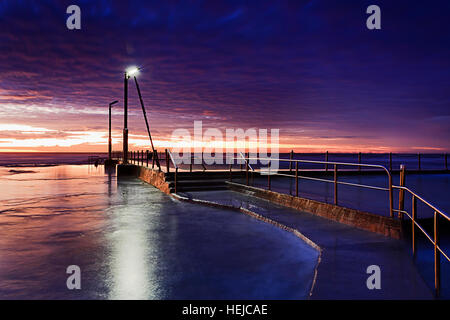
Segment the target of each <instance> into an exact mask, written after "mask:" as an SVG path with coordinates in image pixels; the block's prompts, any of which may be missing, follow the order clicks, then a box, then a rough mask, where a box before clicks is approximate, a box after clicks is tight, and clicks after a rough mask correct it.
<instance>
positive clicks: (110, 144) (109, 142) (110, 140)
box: [108, 100, 119, 161]
mask: <svg viewBox="0 0 450 320" xmlns="http://www.w3.org/2000/svg"><path fill="white" fill-rule="evenodd" d="M117 102H119V101H117V100H116V101H113V102H111V103H110V104H109V138H108V159H109V160H110V161H111V151H112V139H111V107H112V106H113V105H114V104H116V103H117Z"/></svg>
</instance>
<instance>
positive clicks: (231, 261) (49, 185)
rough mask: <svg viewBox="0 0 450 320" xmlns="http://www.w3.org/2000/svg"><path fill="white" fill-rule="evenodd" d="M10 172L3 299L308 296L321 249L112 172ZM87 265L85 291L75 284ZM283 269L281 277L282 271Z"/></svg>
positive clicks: (2, 175)
mask: <svg viewBox="0 0 450 320" xmlns="http://www.w3.org/2000/svg"><path fill="white" fill-rule="evenodd" d="M21 170H33V171H35V172H29V173H26V172H23V173H17V174H12V173H11V172H9V169H8V168H0V234H1V236H0V298H2V299H11V298H17V299H183V298H186V299H199V298H210V299H219V298H222V299H227V298H234V299H239V298H254V299H260V298H272V299H280V298H287V299H291V298H294V299H297V298H305V297H306V296H307V294H308V290H309V288H310V285H311V280H312V275H313V269H314V265H315V263H316V258H317V253H316V252H315V251H314V250H313V249H311V248H310V247H309V246H307V245H306V244H305V243H303V242H302V241H300V240H299V239H298V238H296V237H294V236H293V235H291V234H289V233H287V232H285V231H282V230H279V229H277V228H275V227H273V226H271V225H267V224H265V223H262V222H260V221H257V220H254V219H252V218H250V217H247V216H245V215H243V214H239V213H235V212H230V211H224V210H216V209H212V208H205V207H201V206H196V205H191V204H186V203H180V202H178V201H175V200H173V199H172V198H170V197H168V196H167V195H164V194H163V193H161V192H159V191H158V190H156V189H155V188H153V187H151V186H149V185H146V184H144V183H143V182H141V181H139V180H137V179H130V180H121V181H120V182H119V183H118V182H117V180H116V177H115V173H114V172H105V171H104V168H103V167H93V166H87V165H79V166H77V165H73V166H72V165H65V166H57V167H38V168H21ZM71 264H75V265H79V266H80V268H81V272H82V281H81V282H82V289H81V290H80V291H76V290H73V291H70V290H68V289H67V288H66V285H65V284H66V279H67V276H68V275H67V274H66V273H65V270H66V268H67V266H69V265H71ZM274 270H276V272H274Z"/></svg>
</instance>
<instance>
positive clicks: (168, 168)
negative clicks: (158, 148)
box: [164, 149, 170, 173]
mask: <svg viewBox="0 0 450 320" xmlns="http://www.w3.org/2000/svg"><path fill="white" fill-rule="evenodd" d="M164 152H165V156H166V169H167V173H169V172H170V162H169V151H168V150H167V149H165V150H164Z"/></svg>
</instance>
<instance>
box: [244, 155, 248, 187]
mask: <svg viewBox="0 0 450 320" xmlns="http://www.w3.org/2000/svg"><path fill="white" fill-rule="evenodd" d="M244 161H245V179H246V180H247V185H248V163H247V161H246V160H245V159H244Z"/></svg>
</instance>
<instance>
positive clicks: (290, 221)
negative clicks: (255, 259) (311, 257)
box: [180, 190, 433, 299]
mask: <svg viewBox="0 0 450 320" xmlns="http://www.w3.org/2000/svg"><path fill="white" fill-rule="evenodd" d="M180 195H181V196H185V197H188V198H193V199H200V200H207V201H211V202H215V203H219V204H223V205H228V206H233V207H236V208H245V209H247V210H250V211H252V212H255V213H257V214H259V215H262V216H264V217H267V218H269V219H272V220H274V221H276V222H279V223H281V224H283V225H285V226H287V227H290V228H294V229H296V230H298V231H299V232H300V233H302V234H303V235H304V236H305V237H307V238H308V239H310V240H311V241H313V242H314V243H315V244H317V245H318V246H319V247H320V248H321V250H320V251H321V256H320V263H319V264H318V269H317V279H316V283H315V285H314V288H313V290H312V296H311V298H312V299H432V298H433V294H432V291H431V290H430V289H429V288H428V287H427V286H426V284H425V282H424V281H423V279H422V278H421V277H420V275H419V273H418V271H417V269H416V267H415V266H414V263H413V261H412V260H411V257H410V255H409V253H408V250H407V249H406V245H405V243H404V241H402V240H395V239H391V238H388V237H385V236H382V235H378V234H375V233H371V232H367V231H363V230H358V229H356V228H353V227H350V226H346V225H343V224H340V223H337V222H334V221H330V220H328V219H324V218H321V217H317V216H315V215H312V214H309V213H306V212H299V211H297V210H294V209H290V208H286V207H282V206H279V205H276V204H273V203H271V202H269V201H266V200H263V199H259V198H256V197H253V196H251V195H248V194H242V193H240V192H234V191H231V190H217V191H207V192H206V191H197V192H185V193H183V192H182V193H180ZM370 265H378V266H379V267H380V269H381V289H380V290H375V289H374V290H369V289H368V288H367V285H366V281H367V278H368V277H369V276H370V274H367V273H366V270H367V267H368V266H370Z"/></svg>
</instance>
